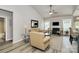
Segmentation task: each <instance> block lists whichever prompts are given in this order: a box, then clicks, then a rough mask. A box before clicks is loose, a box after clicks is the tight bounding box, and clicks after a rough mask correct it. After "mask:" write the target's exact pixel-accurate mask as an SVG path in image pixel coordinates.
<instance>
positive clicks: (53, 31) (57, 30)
mask: <svg viewBox="0 0 79 59" xmlns="http://www.w3.org/2000/svg"><path fill="white" fill-rule="evenodd" d="M59 31H60V28H52V34H59Z"/></svg>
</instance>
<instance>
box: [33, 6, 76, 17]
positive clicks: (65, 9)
mask: <svg viewBox="0 0 79 59" xmlns="http://www.w3.org/2000/svg"><path fill="white" fill-rule="evenodd" d="M32 7H33V8H34V9H35V10H36V11H37V12H38V13H39V14H40V15H41V16H42V17H44V18H46V17H50V15H49V10H50V9H49V5H32ZM54 10H55V11H56V12H57V14H56V16H60V15H61V16H62V15H73V13H74V12H75V11H76V6H74V5H54Z"/></svg>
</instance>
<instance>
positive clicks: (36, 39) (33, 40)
mask: <svg viewBox="0 0 79 59" xmlns="http://www.w3.org/2000/svg"><path fill="white" fill-rule="evenodd" d="M49 42H50V36H45V35H44V33H43V32H40V31H38V30H37V31H35V30H33V31H32V30H31V32H30V44H31V46H33V47H36V48H38V49H41V50H45V49H46V48H47V47H48V46H49Z"/></svg>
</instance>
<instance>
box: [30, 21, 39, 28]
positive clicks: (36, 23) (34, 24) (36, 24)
mask: <svg viewBox="0 0 79 59" xmlns="http://www.w3.org/2000/svg"><path fill="white" fill-rule="evenodd" d="M31 28H38V20H31Z"/></svg>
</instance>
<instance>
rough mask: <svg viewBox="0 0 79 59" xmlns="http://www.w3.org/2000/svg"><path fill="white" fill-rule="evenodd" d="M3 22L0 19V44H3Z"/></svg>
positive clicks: (0, 18) (2, 19)
mask: <svg viewBox="0 0 79 59" xmlns="http://www.w3.org/2000/svg"><path fill="white" fill-rule="evenodd" d="M5 36H6V35H5V21H4V18H2V17H0V44H2V43H4V42H5Z"/></svg>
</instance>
